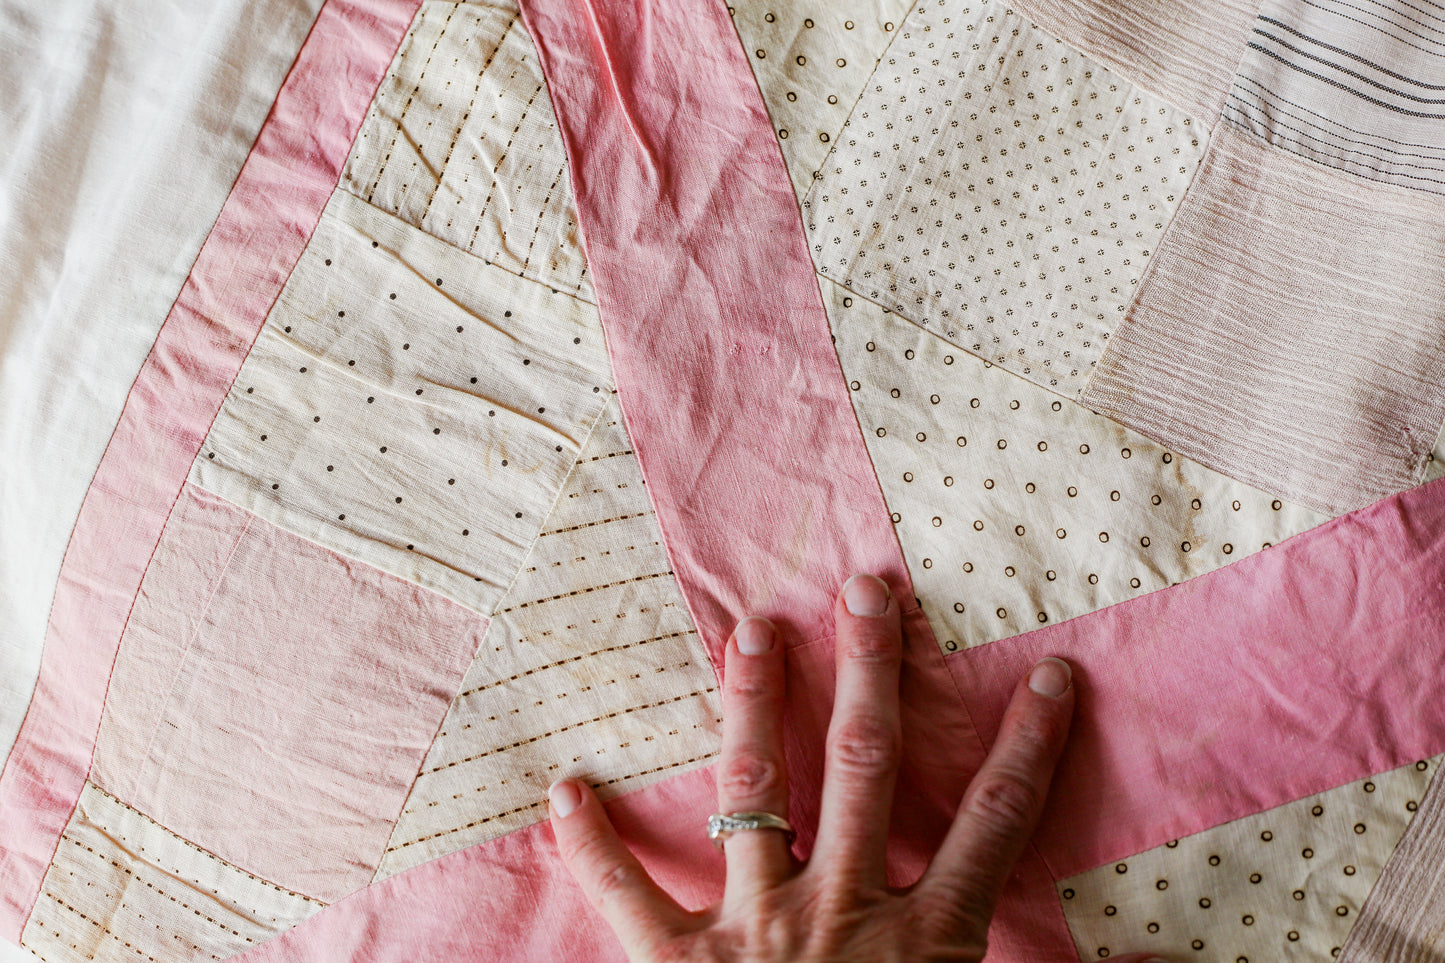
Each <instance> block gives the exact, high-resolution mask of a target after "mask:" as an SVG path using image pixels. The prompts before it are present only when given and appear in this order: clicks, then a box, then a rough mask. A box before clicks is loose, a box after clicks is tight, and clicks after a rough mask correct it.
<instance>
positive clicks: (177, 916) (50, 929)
mask: <svg viewBox="0 0 1445 963" xmlns="http://www.w3.org/2000/svg"><path fill="white" fill-rule="evenodd" d="M324 905H325V904H324V903H319V902H317V901H316V900H313V899H310V898H308V897H306V896H302V895H300V894H299V893H293V892H291V891H290V890H287V889H283V888H282V887H280V886H276V885H274V884H272V883H268V882H266V881H265V880H263V879H260V878H258V877H256V876H252V875H251V874H250V873H247V872H245V871H244V870H241V869H238V868H236V867H235V866H232V865H231V864H229V863H227V862H225V861H223V860H221V859H218V858H217V857H216V856H214V855H212V854H211V853H209V852H207V851H205V850H204V849H201V848H200V847H198V846H196V845H194V844H193V843H190V842H188V841H186V840H184V839H182V838H180V837H179V836H176V835H175V834H173V833H171V832H170V831H169V830H167V829H165V828H164V827H162V826H160V825H159V824H158V823H156V822H154V821H152V820H151V819H150V818H149V817H147V816H146V815H145V814H144V813H141V812H139V811H138V810H136V809H132V808H131V807H130V806H127V805H126V804H124V803H122V802H121V801H120V800H118V799H116V798H115V797H113V796H111V795H109V794H108V793H106V792H104V791H103V790H101V789H98V788H96V787H95V786H93V785H91V784H90V783H87V784H86V786H85V789H84V790H83V791H82V792H81V796H80V804H79V806H77V807H76V810H75V813H74V815H72V816H71V818H70V823H69V825H67V826H66V827H65V835H63V836H62V837H61V839H60V847H59V849H58V850H57V851H56V854H55V861H54V862H53V863H52V864H51V866H50V870H49V872H48V873H46V875H45V887H44V889H43V890H42V892H41V894H40V900H39V902H38V903H37V904H36V907H35V912H34V914H33V915H31V917H30V922H29V923H28V924H27V925H26V927H25V934H24V942H25V946H26V947H28V948H29V949H30V950H31V951H32V952H34V953H35V954H36V956H38V957H40V958H41V959H49V960H62V959H82V958H83V959H87V960H97V961H100V963H136V960H138V959H140V960H152V961H158V960H223V959H226V958H227V957H230V956H234V955H236V954H237V953H241V952H243V951H245V950H246V949H248V948H250V947H252V946H255V945H257V944H259V943H263V942H265V941H266V940H267V939H268V938H270V937H272V936H275V935H276V934H277V933H280V932H283V931H285V930H287V929H290V928H291V927H293V926H295V925H296V924H297V923H300V922H301V921H302V920H304V919H306V918H307V917H309V916H311V915H312V914H313V913H316V912H318V911H319V910H321V909H322V908H323V907H324Z"/></svg>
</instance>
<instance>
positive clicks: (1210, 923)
mask: <svg viewBox="0 0 1445 963" xmlns="http://www.w3.org/2000/svg"><path fill="white" fill-rule="evenodd" d="M1440 761H1441V757H1439V756H1436V757H1435V758H1433V759H1429V760H1422V761H1420V762H1416V763H1412V764H1410V765H1407V766H1402V767H1401V768H1399V769H1394V770H1391V771H1389V772H1385V773H1381V774H1380V775H1377V776H1372V777H1370V778H1368V779H1362V780H1359V781H1357V782H1352V783H1349V784H1347V785H1344V786H1340V787H1339V788H1337V789H1331V790H1329V791H1328V792H1323V793H1320V794H1319V795H1316V796H1309V797H1307V798H1304V799H1299V800H1296V801H1295V802H1292V803H1287V804H1286V805H1283V806H1279V807H1277V808H1275V809H1271V810H1269V811H1267V812H1263V813H1259V814H1258V815H1254V816H1248V817H1246V818H1244V819H1237V820H1235V821H1234V822H1230V823H1225V824H1224V825H1222V826H1216V827H1215V828H1213V829H1209V830H1205V831H1204V832H1202V833H1196V834H1195V835H1193V836H1187V837H1185V838H1184V839H1179V840H1175V841H1173V842H1170V843H1166V844H1165V845H1163V846H1160V847H1158V848H1157V849H1151V850H1149V851H1148V852H1144V853H1140V854H1139V855H1137V856H1133V857H1131V858H1129V859H1127V860H1124V861H1122V862H1119V863H1113V864H1109V865H1107V866H1100V867H1098V868H1097V869H1092V870H1089V871H1088V872H1087V873H1082V874H1080V875H1078V876H1073V877H1070V878H1068V879H1064V880H1060V881H1059V883H1058V891H1059V898H1060V900H1061V901H1062V903H1063V907H1064V915H1065V916H1066V917H1067V918H1068V922H1069V929H1070V930H1071V931H1072V932H1073V935H1074V940H1075V942H1076V943H1077V944H1078V948H1079V958H1080V959H1081V960H1100V959H1107V958H1108V957H1109V956H1111V955H1114V954H1119V953H1123V952H1125V951H1126V950H1127V951H1139V950H1147V951H1148V952H1153V953H1160V954H1162V955H1163V956H1165V957H1166V958H1167V959H1171V960H1172V959H1178V960H1195V959H1198V960H1219V961H1222V963H1230V961H1232V963H1286V961H1306V960H1308V961H1316V960H1328V959H1331V958H1333V957H1335V956H1338V955H1339V953H1340V947H1341V946H1342V945H1343V944H1344V942H1345V938H1346V937H1347V936H1348V935H1349V932H1350V928H1351V927H1352V926H1354V924H1355V920H1356V919H1357V918H1358V917H1359V915H1360V909H1361V907H1362V906H1363V905H1364V903H1365V900H1366V898H1367V897H1368V896H1369V894H1370V891H1371V889H1372V888H1373V887H1374V885H1375V882H1376V880H1378V879H1379V878H1380V873H1381V871H1382V870H1383V869H1384V867H1385V863H1386V861H1387V860H1388V859H1389V857H1390V853H1391V852H1392V851H1393V850H1394V848H1395V846H1396V844H1397V843H1398V842H1399V840H1400V837H1401V836H1402V835H1403V834H1404V832H1405V828H1406V826H1407V825H1409V823H1410V820H1411V818H1412V817H1413V815H1414V813H1415V811H1416V810H1417V809H1418V808H1419V806H1420V800H1421V799H1422V798H1423V797H1424V795H1425V790H1426V788H1427V787H1428V785H1429V783H1430V780H1431V778H1432V777H1433V776H1434V775H1435V771H1436V769H1437V768H1438V767H1439V765H1440Z"/></svg>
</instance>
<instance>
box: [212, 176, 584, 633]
mask: <svg viewBox="0 0 1445 963" xmlns="http://www.w3.org/2000/svg"><path fill="white" fill-rule="evenodd" d="M610 379H611V374H610V368H609V367H608V364H607V358H606V352H605V349H604V346H603V342H602V331H601V328H600V326H599V322H598V319H597V312H596V309H595V308H594V307H592V305H590V304H587V303H585V302H583V301H580V300H578V299H577V298H575V297H572V296H570V295H568V294H566V293H562V292H558V291H556V290H554V289H551V288H547V287H544V286H543V285H540V284H537V283H536V282H533V281H529V280H525V279H523V278H519V277H517V276H516V275H515V274H512V273H510V272H507V271H504V270H502V269H500V268H496V267H492V266H489V265H487V264H485V263H483V262H482V261H481V260H480V259H478V258H474V257H472V256H470V255H467V254H465V253H463V252H461V251H459V250H457V249H456V248H454V247H451V246H450V245H447V244H444V243H442V242H441V241H438V240H436V239H434V238H432V237H430V236H428V235H426V234H423V233H421V232H420V231H417V230H416V229H415V228H412V227H410V226H408V225H407V224H405V223H403V222H401V221H399V220H397V219H396V218H394V217H392V216H391V215H389V214H386V213H384V212H382V211H379V210H377V209H376V208H373V207H371V206H369V205H367V204H366V203H364V202H362V201H360V200H358V199H357V198H355V197H353V196H352V195H350V194H348V193H346V192H344V191H338V192H337V193H336V194H335V195H334V196H333V198H332V201H331V205H330V206H329V207H328V209H327V212H326V213H325V215H323V217H322V220H321V223H320V225H319V226H318V227H317V229H316V233H315V235H314V236H313V238H312V240H311V243H310V245H309V246H308V248H307V250H306V253H305V254H304V255H303V257H302V259H301V262H300V264H298V265H297V268H296V271H295V273H294V274H293V275H292V277H291V279H290V281H289V282H288V283H287V286H286V289H285V290H284V291H283V293H282V295H281V298H280V300H279V301H278V302H277V304H276V307H275V308H274V309H273V311H272V313H271V316H270V317H269V318H268V319H267V321H266V325H265V327H264V328H263V329H262V331H261V335H260V337H259V338H258V339H257V342H256V345H255V347H254V348H253V349H252V351H251V354H250V355H249V356H248V357H247V359H246V363H245V365H244V366H243V367H242V368H241V372H240V374H239V376H238V377H237V379H236V382H235V384H234V385H233V386H232V388H231V391H230V394H229V395H228V396H227V398H226V401H225V403H224V404H223V405H222V407H221V411H220V414H219V415H218V417H217V419H216V422H215V424H214V425H213V426H212V428H211V432H210V435H209V437H208V438H207V439H206V443H205V445H204V446H203V447H202V449H201V451H200V453H199V455H198V456H197V459H196V462H195V464H194V466H193V467H192V471H191V479H192V481H193V482H194V483H196V484H197V485H200V486H201V487H203V488H206V489H208V490H210V491H212V492H215V493H216V494H218V495H220V496H222V497H223V498H226V499H228V500H229V501H231V502H233V503H234V504H237V505H240V506H242V507H244V508H247V509H249V510H251V511H253V512H255V513H256V514H258V515H260V516H261V517H263V518H266V519H267V520H268V521H271V522H273V523H275V524H276V525H279V526H281V527H282V528H286V529H288V530H289V531H292V532H294V533H296V534H298V535H301V536H303V537H305V538H310V539H313V540H315V541H317V542H320V543H322V544H324V545H327V546H328V547H330V548H333V549H335V550H336V551H338V552H341V553H342V554H345V555H350V556H351V557H353V558H358V559H361V560H363V561H366V562H368V563H370V564H373V565H376V566H377V567H379V568H381V569H383V570H385V571H387V572H390V573H392V574H394V575H398V576H400V577H402V578H406V579H409V580H411V581H414V582H417V583H418V584H420V585H423V586H425V587H427V588H430V589H434V590H436V591H438V592H441V593H442V594H444V595H446V596H448V597H450V598H452V599H454V600H456V601H458V602H460V603H461V604H463V605H466V606H468V607H470V608H473V609H475V610H477V611H479V612H484V613H490V612H491V611H492V609H493V607H494V606H495V604H496V602H497V600H498V599H500V598H501V596H502V595H503V594H504V593H505V592H506V590H507V587H508V586H509V585H510V584H511V582H512V579H513V578H514V577H515V575H516V572H517V569H518V568H519V567H520V566H521V563H522V559H523V557H524V556H525V555H526V552H527V548H528V546H529V545H530V544H531V542H532V540H533V539H534V538H535V537H536V533H537V531H538V530H539V529H540V527H541V525H542V521H543V519H545V518H546V516H547V514H548V512H550V511H551V508H552V503H553V501H554V500H555V499H556V497H557V492H558V490H559V489H560V488H561V485H562V481H563V479H565V478H566V476H567V473H568V472H569V471H570V470H571V467H572V464H573V463H574V462H575V461H576V459H577V453H578V451H579V450H580V449H581V446H582V444H583V442H585V440H586V438H587V435H588V433H589V432H590V431H591V429H592V425H593V423H594V422H595V421H596V419H597V416H598V415H599V414H600V412H601V411H602V408H603V406H604V404H605V403H606V399H607V393H608V391H609V389H610V386H611V382H610Z"/></svg>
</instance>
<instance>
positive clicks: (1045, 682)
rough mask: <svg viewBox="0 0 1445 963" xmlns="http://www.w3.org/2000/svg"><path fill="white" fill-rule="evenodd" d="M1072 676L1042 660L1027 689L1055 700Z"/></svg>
mask: <svg viewBox="0 0 1445 963" xmlns="http://www.w3.org/2000/svg"><path fill="white" fill-rule="evenodd" d="M1073 676H1074V673H1073V670H1072V669H1070V668H1069V663H1067V662H1065V661H1064V660H1063V659H1055V658H1048V659H1044V660H1043V661H1042V662H1040V663H1039V664H1038V665H1036V666H1034V668H1033V671H1032V672H1030V673H1029V688H1030V689H1032V690H1034V691H1035V692H1037V693H1038V694H1039V695H1041V696H1048V697H1049V698H1050V699H1057V698H1058V697H1059V696H1061V695H1063V694H1064V690H1065V689H1067V688H1068V687H1069V680H1070V679H1072V678H1073ZM1146 963H1147V961H1146Z"/></svg>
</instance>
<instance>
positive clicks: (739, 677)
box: [725, 671, 781, 702]
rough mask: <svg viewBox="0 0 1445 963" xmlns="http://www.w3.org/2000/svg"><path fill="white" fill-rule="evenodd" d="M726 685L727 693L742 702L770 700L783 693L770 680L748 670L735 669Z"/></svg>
mask: <svg viewBox="0 0 1445 963" xmlns="http://www.w3.org/2000/svg"><path fill="white" fill-rule="evenodd" d="M725 686H726V694H727V695H730V696H732V698H733V699H735V700H737V701H740V702H768V701H771V700H773V699H776V698H778V697H779V696H780V695H781V693H779V692H778V691H777V688H776V687H775V686H774V685H772V684H771V683H770V682H769V680H767V679H762V678H759V677H757V676H756V675H753V674H750V673H747V672H738V671H734V672H733V673H732V674H731V675H729V676H728V677H727V682H726V683H725Z"/></svg>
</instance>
